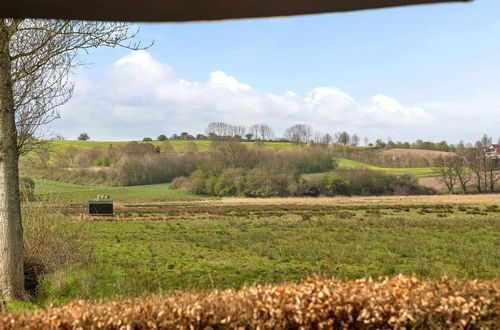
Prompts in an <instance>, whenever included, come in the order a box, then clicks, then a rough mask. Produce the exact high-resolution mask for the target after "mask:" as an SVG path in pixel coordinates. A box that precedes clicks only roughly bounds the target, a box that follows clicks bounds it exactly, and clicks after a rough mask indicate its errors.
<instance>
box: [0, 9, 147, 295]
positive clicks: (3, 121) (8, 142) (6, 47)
mask: <svg viewBox="0 0 500 330" xmlns="http://www.w3.org/2000/svg"><path fill="white" fill-rule="evenodd" d="M130 27H131V25H130V24H126V23H101V22H78V21H59V20H31V19H0V224H1V225H0V295H2V296H4V297H5V298H8V299H23V298H24V297H25V294H24V274H23V239H22V237H23V229H22V223H21V213H20V201H19V178H18V177H19V168H18V160H19V156H20V154H21V153H23V152H27V151H28V150H30V147H31V146H33V144H32V143H31V142H35V141H36V136H37V134H38V133H39V132H40V131H39V129H40V127H41V126H42V125H44V124H47V123H49V122H50V121H52V120H54V119H55V118H58V117H59V114H58V111H57V108H58V107H59V106H60V105H62V104H64V103H65V102H67V101H68V100H69V99H70V97H71V95H72V92H73V84H72V83H71V82H70V80H69V77H70V73H71V70H72V69H73V68H75V67H77V66H79V65H81V64H82V63H81V62H80V60H79V56H80V55H81V54H83V53H85V52H88V51H89V50H90V49H92V48H96V47H100V46H109V47H115V46H123V47H128V48H131V49H137V48H139V45H134V44H130V43H129V40H130V39H131V38H133V37H134V36H135V33H130V32H129V29H130Z"/></svg>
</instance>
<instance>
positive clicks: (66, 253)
mask: <svg viewBox="0 0 500 330" xmlns="http://www.w3.org/2000/svg"><path fill="white" fill-rule="evenodd" d="M22 219H23V228H24V234H23V239H24V272H25V278H26V288H27V289H28V290H29V291H31V292H33V293H34V291H36V289H37V286H38V281H39V278H40V276H41V275H44V274H47V273H50V272H53V271H54V270H56V269H57V268H59V267H62V266H63V265H65V264H67V263H68V262H75V261H83V260H84V259H88V258H89V257H90V256H91V255H92V253H91V252H92V251H91V250H92V246H91V245H90V244H88V240H89V238H90V237H91V233H90V232H89V231H88V227H83V226H82V225H79V224H76V223H70V222H69V221H68V220H67V217H66V216H65V215H63V214H61V213H59V212H58V211H57V210H55V209H47V205H46V204H35V203H29V204H25V205H23V207H22Z"/></svg>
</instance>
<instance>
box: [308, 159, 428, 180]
mask: <svg viewBox="0 0 500 330" xmlns="http://www.w3.org/2000/svg"><path fill="white" fill-rule="evenodd" d="M337 162H338V167H339V168H355V169H367V170H372V171H381V172H384V173H387V174H393V175H402V174H410V175H411V176H412V177H414V178H417V179H419V178H428V177H434V176H436V174H435V173H434V171H433V170H432V168H431V167H417V168H410V167H408V168H406V167H405V168H390V167H379V166H375V165H370V164H366V163H363V162H358V161H356V160H351V159H346V158H337ZM322 174H324V173H309V174H304V175H303V176H302V177H303V178H305V179H307V178H313V177H314V176H316V175H322Z"/></svg>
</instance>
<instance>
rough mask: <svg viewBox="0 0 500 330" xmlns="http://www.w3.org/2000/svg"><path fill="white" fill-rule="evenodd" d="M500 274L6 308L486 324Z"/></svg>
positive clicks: (358, 325)
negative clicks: (485, 277)
mask: <svg viewBox="0 0 500 330" xmlns="http://www.w3.org/2000/svg"><path fill="white" fill-rule="evenodd" d="M499 287H500V280H498V279H496V280H491V281H465V280H456V279H448V278H446V277H443V278H442V279H441V280H437V281H429V280H420V279H418V278H416V277H414V276H405V275H399V276H396V277H393V278H385V279H380V280H378V281H373V280H371V279H361V280H356V281H340V280H336V279H320V278H317V277H313V278H308V279H306V280H303V281H301V282H299V283H296V284H283V285H276V286H271V285H269V286H250V287H246V288H243V289H241V290H225V291H218V290H215V291H212V292H205V293H203V292H202V293H200V292H181V293H178V294H177V295H174V296H170V297H166V296H154V297H150V298H138V299H130V300H126V301H115V302H109V303H105V304H92V303H89V302H86V301H75V302H72V303H70V304H68V305H65V306H62V307H56V306H51V307H48V308H47V309H45V310H38V311H35V312H33V313H31V314H13V313H11V314H9V313H3V314H0V322H1V325H0V328H1V329H189V328H191V329H205V328H217V329H225V328H231V329H234V328H237V329H238V328H239V329H255V328H257V329H285V328H286V329H290V328H292V329H311V328H314V329H316V328H317V329H324V328H354V329H372V328H382V329H384V328H454V329H461V328H469V329H470V328H481V327H482V328H486V329H488V328H489V329H494V328H496V327H497V326H499V324H500V315H499V313H500V299H499V298H500V294H499Z"/></svg>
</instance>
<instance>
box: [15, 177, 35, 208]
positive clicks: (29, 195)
mask: <svg viewBox="0 0 500 330" xmlns="http://www.w3.org/2000/svg"><path fill="white" fill-rule="evenodd" d="M19 194H20V197H21V200H22V201H26V202H29V201H33V200H35V181H33V179H31V178H27V177H21V178H20V179H19Z"/></svg>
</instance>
